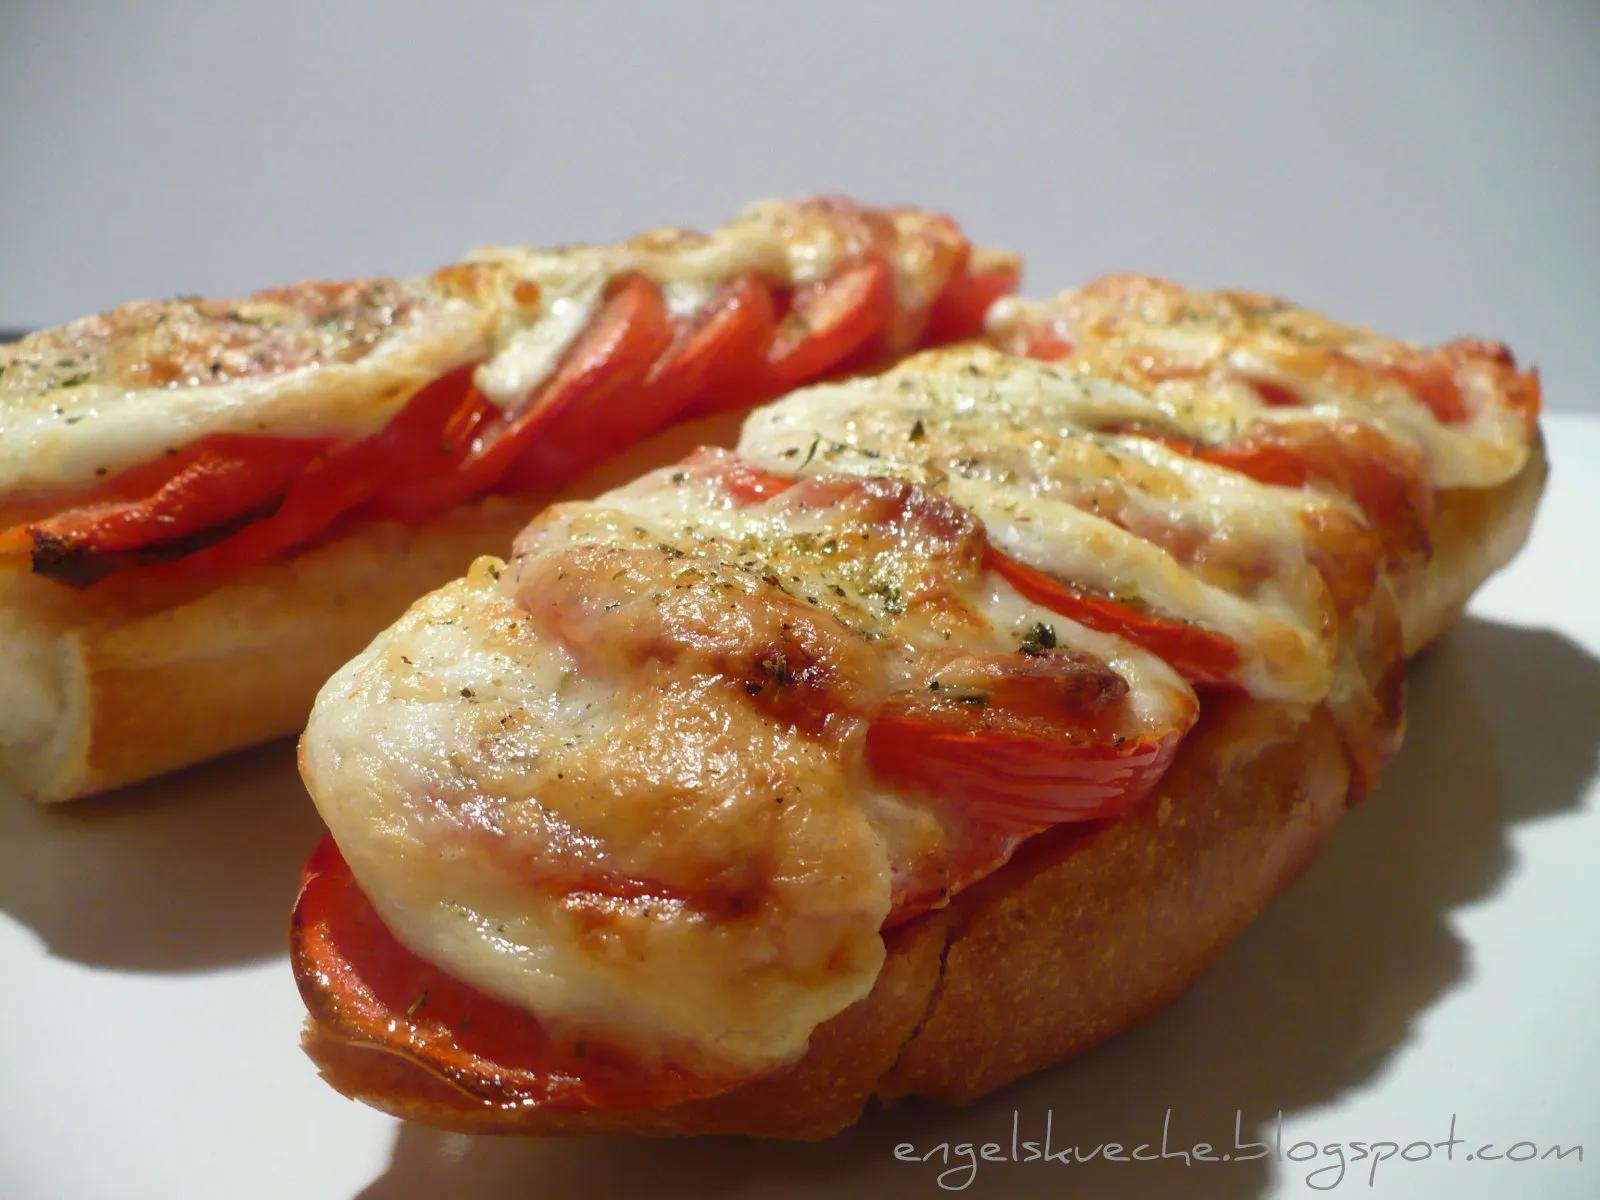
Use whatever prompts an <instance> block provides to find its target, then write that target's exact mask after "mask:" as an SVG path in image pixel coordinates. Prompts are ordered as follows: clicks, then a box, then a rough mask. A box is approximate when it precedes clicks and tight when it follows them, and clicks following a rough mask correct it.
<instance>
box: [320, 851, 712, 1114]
mask: <svg viewBox="0 0 1600 1200" xmlns="http://www.w3.org/2000/svg"><path fill="white" fill-rule="evenodd" d="M291 955H292V957H293V963H294V972H295V979H296V982H297V983H298V984H299V987H300V994H301V997H302V998H303V999H304V1000H305V1004H306V1007H307V1009H308V1010H309V1011H310V1012H311V1014H312V1015H313V1016H314V1017H315V1018H316V1019H317V1021H318V1023H319V1025H320V1026H321V1029H322V1031H323V1032H324V1033H326V1034H328V1035H329V1036H332V1037H334V1038H336V1039H338V1040H343V1041H347V1042H352V1043H356V1044H360V1045H364V1046H368V1047H371V1048H374V1049H379V1050H384V1051H388V1052H389V1053H392V1054H395V1055H398V1056H400V1057H402V1058H404V1059H407V1060H409V1061H410V1062H412V1063H414V1064H415V1065H417V1066H419V1067H421V1068H422V1069H423V1070H425V1071H427V1072H428V1073H429V1074H431V1075H432V1076H434V1077H436V1078H438V1079H440V1080H443V1081H445V1082H447V1083H449V1084H450V1085H451V1086H453V1087H454V1088H456V1089H458V1090H459V1091H460V1092H462V1093H463V1094H464V1095H465V1096H469V1097H473V1098H476V1099H477V1100H479V1101H481V1102H482V1103H484V1104H496V1105H503V1104H529V1105H538V1106H540V1107H544V1108H556V1109H590V1108H642V1107H655V1106H659V1105H665V1104H675V1103H680V1102H682V1101H685V1100H691V1099H695V1098H699V1097H703V1096H709V1095H715V1094H717V1093H719V1092H723V1091H727V1090H728V1089H730V1088H732V1087H734V1086H736V1085H737V1084H739V1083H741V1082H743V1080H740V1079H725V1078H724V1079H713V1078H706V1077H702V1076H697V1075H694V1074H692V1073H690V1072H688V1071H685V1070H682V1069H680V1068H677V1067H674V1066H672V1065H670V1064H652V1065H646V1064H643V1063H640V1062H638V1061H636V1060H633V1059H630V1058H629V1057H628V1056H627V1055H626V1054H625V1053H624V1052H622V1051H620V1050H618V1049H617V1048H615V1047H613V1046H609V1045H607V1044H606V1043H605V1041H604V1040H603V1039H599V1038H589V1037H578V1036H576V1035H571V1036H566V1037H559V1038H558V1037H557V1036H555V1035H554V1034H553V1033H552V1032H551V1031H550V1030H548V1029H547V1028H546V1027H545V1026H544V1025H542V1024H541V1023H540V1022H539V1020H538V1019H537V1018H536V1017H534V1016H533V1015H531V1014H530V1013H528V1012H527V1011H525V1010H523V1009H521V1008H518V1007H516V1006H515V1005H510V1004H506V1003H504V1002H503V1001H500V1000H497V999H495V998H494V997H492V996H489V995H486V994H485V993H483V992H481V991H478V990H477V989H476V988H474V987H472V986H470V985H468V984H466V983H463V982H461V981H460V980H458V979H455V978H453V977H452V976H450V975H448V974H446V973H445V972H444V971H441V970H440V969H439V968H438V967H435V966H433V965H432V964H430V963H428V962H426V961H424V960H423V959H421V958H419V957H417V955H415V954H413V953H412V952H411V951H409V950H407V949H406V948H405V947H404V946H402V945H401V944H400V943H399V942H398V941H397V940H395V937H394V935H393V934H391V933H390V932H389V930H388V929H387V927H385V925H384V924H383V922H382V920H381V919H380V918H379V917H378V914H377V913H376V912H375V911H374V909H373V907H372V903H371V901H369V900H368V899H367V897H366V895H365V894H364V893H363V892H362V891H361V888H360V885H359V884H357V882H356V880H355V877H354V876H353V875H352V874H351V873H350V868H349V867H348V865H347V864H346V863H345V861H344V858H343V857H342V856H341V855H340V853H339V850H338V847H337V846H336V845H335V844H334V842H333V839H332V838H331V837H324V838H323V840H322V842H321V843H320V844H319V845H318V846H317V849H316V851H315V852H314V853H313V854H312V856H311V859H310V861H309V862H307V864H306V868H305V871H304V874H303V875H302V877H301V884H300V895H299V899H298V900H297V901H296V903H295V909H294V917H293V921H292V923H291Z"/></svg>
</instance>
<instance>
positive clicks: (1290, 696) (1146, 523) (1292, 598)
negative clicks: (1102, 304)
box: [739, 347, 1348, 702]
mask: <svg viewBox="0 0 1600 1200" xmlns="http://www.w3.org/2000/svg"><path fill="white" fill-rule="evenodd" d="M1152 411H1153V405H1152V402H1151V401H1150V400H1149V399H1148V398H1147V397H1146V396H1144V395H1143V394H1141V393H1138V392H1135V391H1133V390H1132V389H1129V388H1126V387H1123V386H1121V385H1118V384H1114V383H1107V382H1105V381H1103V380H1098V379H1095V378H1092V377H1089V376H1085V375H1079V374H1074V373H1072V372H1068V371H1064V370H1061V369H1059V368H1057V367H1053V366H1050V365H1048V364H1044V363H1038V362H1033V361H1031V360H1025V359H1016V358H1013V357H1011V356H1009V355H1003V354H1000V353H998V352H996V351H990V350H985V349H980V348H970V347H964V348H960V349H952V350H948V351H930V352H928V353H925V354H921V355H917V356H915V357H914V358H912V359H909V360H907V361H906V362H905V363H903V364H901V365H900V366H898V367H896V368H895V369H894V370H892V371H890V372H888V373H886V374H884V375H880V376H875V377H871V378H863V379H856V380H850V381H847V382H844V383H839V384H829V385H824V386H821V387H815V388H808V389H805V390H802V391H799V392H796V393H793V394H791V395H790V396H788V397H786V398H784V399H783V400H780V401H778V402H776V403H773V404H770V405H767V406H765V407H763V408H760V409H757V410H756V411H755V412H754V413H752V414H751V416H750V417H749V419H748V420H747V421H746V424H745V427H744V431H743V434H742V435H741V437H740V440H739V453H740V454H741V455H743V456H745V457H747V458H749V459H751V460H752V461H754V462H757V463H760V464H763V465H765V466H767V467H769V468H770V469H772V470H776V471H793V470H796V469H798V470H800V471H802V472H806V473H837V472H846V473H850V474H867V475H874V474H885V473H887V474H892V475H903V476H906V477H908V478H913V479H918V480H922V481H925V482H927V483H929V484H930V485H932V486H935V487H937V488H938V489H939V490H941V491H943V492H945V493H946V494H948V495H949V496H950V497H951V498H952V499H953V500H955V501H956V502H957V503H958V504H961V505H962V506H964V507H966V508H968V509H970V510H971V511H972V512H973V513H975V514H976V515H977V516H978V517H979V519H980V520H981V521H982V522H983V524H984V526H985V527H986V528H987V529H988V531H989V537H990V538H991V540H993V541H994V543H995V544H996V545H998V546H999V547H1001V548H1002V549H1004V550H1005V551H1006V552H1008V553H1009V554H1011V555H1012V556H1013V557H1015V558H1018V559H1020V560H1022V561H1023V562H1025V563H1028V564H1029V565H1031V566H1034V567H1037V568H1039V569H1040V570H1043V571H1046V572H1048V573H1050V574H1051V575H1054V576H1056V577H1058V578H1061V579H1065V580H1070V581H1072V582H1074V583H1077V584H1081V585H1085V586H1088V587H1091V588H1094V589H1096V590H1098V591H1102V592H1105V593H1107V594H1109V595H1112V596H1114V597H1121V598H1125V599H1129V600H1132V601H1134V602H1135V603H1140V604H1145V605H1148V606H1150V607H1151V608H1153V609H1155V610H1156V611H1157V612H1159V613H1161V614H1164V615H1166V616H1168V617H1172V618H1176V619H1178V620H1183V621H1189V622H1192V623H1194V624H1196V625H1200V626H1204V627H1205V628H1207V629H1212V630H1215V631H1216V632H1218V633H1221V634H1224V635H1225V636H1227V637H1228V638H1230V639H1231V640H1232V641H1233V642H1234V643H1235V644H1236V645H1238V646H1239V648H1240V649H1241V651H1242V654H1243V660H1242V662H1241V665H1240V668H1239V672H1238V681H1239V682H1240V683H1241V684H1242V685H1243V686H1244V687H1246V688H1248V689H1249V690H1250V691H1251V692H1252V693H1254V694H1256V695H1258V696H1261V697H1264V698H1271V699H1280V700H1289V701H1298V702H1314V701H1316V700H1319V699H1321V697H1322V696H1323V695H1325V694H1326V692H1327V691H1328V688H1329V686H1330V683H1331V678H1332V671H1333V664H1334V660H1335V657H1336V655H1337V628H1336V625H1335V624H1334V623H1333V622H1332V621H1331V619H1330V612H1329V599H1328V596H1327V594H1326V590H1325V587H1324V585H1323V583H1322V580H1321V576H1320V575H1319V574H1318V573H1317V571H1316V570H1315V569H1314V568H1313V567H1312V566H1311V564H1310V562H1309V560H1308V553H1307V545H1306V533H1305V530H1306V528H1307V527H1308V525H1309V524H1310V522H1309V521H1308V520H1306V519H1305V518H1308V517H1310V516H1311V515H1313V514H1314V513H1315V512H1316V511H1317V510H1318V509H1324V508H1336V509H1341V510H1348V505H1347V504H1345V502H1343V501H1341V500H1339V499H1337V498H1334V497H1325V496H1319V495H1316V494H1314V493H1312V492H1309V491H1305V490H1301V489H1288V488H1278V487H1270V486H1268V485H1265V484H1260V483H1256V482H1255V481H1253V480H1251V479H1247V478H1246V477H1244V476H1242V475H1239V474H1237V473H1235V472H1232V471H1227V470H1224V469H1222V468H1219V467H1213V466H1210V465H1209V464H1206V463H1203V462H1197V461H1194V460H1192V459H1187V458H1185V457H1183V456H1182V455H1179V454H1177V453H1176V452H1174V451H1171V450H1168V449H1166V448H1165V447H1163V446H1161V445H1160V444H1159V443H1156V442H1152V441H1150V440H1148V439H1143V438H1137V437H1122V436H1117V435H1111V434H1102V433H1099V432H1097V430H1098V429H1099V427H1100V425H1101V424H1103V423H1105V421H1106V417H1107V415H1108V414H1114V415H1116V416H1117V417H1120V418H1122V419H1137V418H1139V417H1148V416H1150V415H1151V413H1152ZM1246 572H1248V573H1249V575H1250V576H1251V579H1250V580H1249V581H1246V580H1245V579H1244V577H1243V576H1244V574H1245V573H1246ZM1208 576H1209V578H1208Z"/></svg>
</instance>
